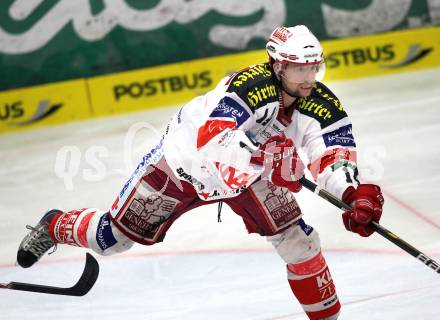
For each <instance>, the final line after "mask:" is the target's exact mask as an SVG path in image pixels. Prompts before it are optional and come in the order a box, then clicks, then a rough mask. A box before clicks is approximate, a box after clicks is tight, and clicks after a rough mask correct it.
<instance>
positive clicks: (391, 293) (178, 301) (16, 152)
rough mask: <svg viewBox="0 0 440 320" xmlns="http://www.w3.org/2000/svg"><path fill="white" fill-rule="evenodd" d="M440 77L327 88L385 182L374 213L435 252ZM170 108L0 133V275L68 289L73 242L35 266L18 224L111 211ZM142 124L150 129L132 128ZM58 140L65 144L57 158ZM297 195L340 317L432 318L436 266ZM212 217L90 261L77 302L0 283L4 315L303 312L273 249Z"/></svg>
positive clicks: (77, 268) (370, 168) (76, 260)
mask: <svg viewBox="0 0 440 320" xmlns="http://www.w3.org/2000/svg"><path fill="white" fill-rule="evenodd" d="M439 83H440V69H435V70H430V71H423V72H412V73H406V74H401V75H394V76H386V77H377V78H370V79H363V80H356V81H345V82H338V83H331V84H329V86H330V88H331V89H332V90H333V91H334V92H335V93H336V94H337V95H338V96H339V98H340V100H341V101H342V103H343V105H344V107H345V108H346V110H347V112H348V113H349V115H350V117H351V119H352V122H353V130H354V135H355V136H356V138H357V142H358V148H359V165H360V167H361V175H362V177H363V179H364V180H365V181H371V182H374V183H377V184H380V185H381V186H382V187H383V191H384V194H385V199H386V203H385V207H384V215H383V219H382V221H381V223H382V224H383V225H384V226H385V227H387V228H389V229H391V230H392V231H394V232H395V233H396V234H398V235H399V236H400V237H402V238H403V239H404V240H406V241H408V242H409V243H411V244H412V245H414V246H415V247H417V248H419V249H420V250H422V251H424V252H426V253H427V254H429V255H431V256H432V257H433V258H435V259H437V260H440V210H438V199H439V195H440V170H439V169H440V164H439V163H440V139H439V137H440V109H439V106H440V85H439ZM174 111H175V109H173V108H171V109H166V110H161V111H151V112H143V113H136V114H130V115H127V116H123V117H114V118H108V119H99V120H93V121H89V122H83V123H77V124H69V125H66V126H62V127H54V128H49V129H38V130H34V131H28V132H22V133H15V134H6V135H2V136H0V253H1V254H0V282H9V281H21V282H26V281H27V282H34V283H42V284H49V285H57V286H58V285H60V286H70V285H72V284H73V283H74V282H75V281H76V280H77V278H78V277H79V275H80V273H81V270H82V267H83V263H84V259H85V255H84V251H83V249H80V248H74V247H67V246H60V247H59V249H58V251H57V252H56V253H55V254H53V255H51V256H45V257H44V258H43V259H42V260H41V261H40V262H39V263H38V264H37V265H35V266H34V267H33V268H31V269H26V270H24V269H20V268H19V267H15V266H14V265H13V264H14V261H15V254H16V249H17V246H18V244H19V242H20V241H21V239H22V237H23V236H24V234H25V233H26V229H25V228H24V226H25V225H26V224H35V223H36V221H38V219H39V218H40V217H41V215H42V213H43V212H45V211H46V210H47V209H49V208H53V207H57V208H61V209H75V208H81V207H97V208H102V209H107V208H108V207H109V206H110V205H111V203H112V202H113V200H114V198H115V196H116V194H117V192H119V189H120V188H121V186H122V184H123V183H124V182H125V179H126V178H127V177H128V176H129V174H130V173H131V171H132V170H133V168H134V166H135V164H136V159H139V158H140V156H141V155H142V154H143V153H144V152H145V151H146V150H148V146H151V145H152V144H153V143H154V141H156V140H157V136H158V133H160V132H161V131H162V130H163V129H164V126H165V124H166V121H167V119H168V118H169V117H170V115H171V114H172V113H173V112H174ZM140 122H145V123H149V125H151V126H152V127H150V129H144V130H141V131H136V127H133V125H134V124H135V125H136V124H138V123H140ZM153 127H154V130H153V129H152V128H153ZM131 133H136V134H135V135H134V138H133V139H131V138H130V134H131ZM132 141H133V143H131V142H132ZM63 148H64V149H63ZM66 150H70V151H71V152H74V153H71V154H70V156H69V157H67V164H66V163H65V162H63V161H61V160H62V155H63V151H66ZM57 155H58V157H57ZM130 155H133V157H131V156H130ZM93 156H95V157H97V158H98V160H99V161H100V163H102V166H101V167H99V168H98V169H97V168H96V167H95V166H94V164H96V162H93V159H94V158H93ZM76 157H78V159H77V158H76ZM129 158H132V159H129ZM57 159H58V160H57ZM75 163H77V164H78V165H79V167H78V168H77V167H76V166H75ZM69 168H70V169H72V170H74V171H75V168H77V169H78V170H77V173H76V175H75V176H74V177H73V178H72V180H71V181H70V180H69V179H67V180H63V179H62V178H60V177H59V175H60V173H63V172H64V173H65V172H66V170H67V169H69ZM100 170H101V171H100ZM103 170H105V171H103ZM56 173H58V175H57V174H56ZM297 198H298V201H299V203H300V205H301V207H302V209H303V211H304V213H305V220H306V221H307V222H308V223H309V224H311V225H313V226H314V227H315V229H317V230H318V231H319V233H320V235H321V240H322V244H323V250H324V254H325V255H326V257H327V261H328V263H329V265H330V268H331V271H332V275H333V278H334V280H335V283H336V286H337V290H338V294H339V297H340V300H341V302H342V304H343V311H342V314H341V317H340V319H356V320H363V319H365V320H366V319H369V320H370V319H408V320H409V319H411V320H413V319H438V318H440V316H439V315H438V311H437V310H438V305H437V304H438V303H439V301H440V282H439V280H440V279H439V275H438V274H436V273H435V272H433V271H432V270H429V269H428V268H427V267H426V266H424V265H423V264H421V263H420V262H419V261H417V260H416V259H414V258H412V257H410V256H409V255H408V254H406V253H404V252H403V251H401V250H400V249H399V248H397V247H396V246H394V245H393V244H391V243H390V242H388V241H386V240H385V239H383V238H382V237H380V236H378V235H373V236H372V237H370V238H368V239H363V238H360V237H357V236H356V235H354V234H351V233H348V232H346V231H345V229H344V228H343V225H342V223H341V219H340V217H338V210H337V209H335V208H334V207H332V206H331V205H329V204H327V203H326V202H325V201H323V200H321V199H319V198H317V197H316V196H315V195H313V194H311V193H309V192H308V191H307V190H304V191H302V192H301V193H300V194H299V195H298V197H297ZM222 220H223V222H222V223H217V208H216V206H213V205H211V206H206V207H202V208H198V209H196V210H194V211H192V212H190V213H187V214H185V215H184V216H183V217H182V218H181V219H179V220H178V221H177V222H176V223H175V224H174V225H173V227H172V228H171V230H170V231H169V232H168V234H167V237H166V239H165V242H164V243H161V244H158V245H155V246H153V247H145V246H140V245H136V246H135V247H134V248H133V249H132V250H130V251H129V252H127V253H125V254H122V255H119V256H112V257H105V258H104V257H98V260H99V262H100V265H101V274H100V277H99V278H98V281H97V283H96V285H95V287H94V288H93V289H92V291H91V292H90V293H89V294H88V295H86V296H84V297H82V298H74V297H62V296H50V295H42V294H32V293H26V292H15V291H11V290H0V319H8V320H9V319H10V320H12V319H45V320H49V319H57V320H58V319H87V320H92V319H107V320H113V319H118V320H119V319H148V320H150V319H151V320H162V319H188V320H190V319H191V320H192V319H211V320H213V319H240V320H242V319H255V320H276V319H279V320H281V319H306V318H305V316H304V314H303V313H302V311H301V308H300V306H299V304H298V303H297V302H296V301H295V300H294V298H293V296H292V294H291V292H290V289H289V287H288V284H287V281H286V280H285V266H284V264H283V263H282V261H281V259H280V258H279V257H278V256H277V255H276V253H274V251H273V250H272V249H271V247H270V245H269V244H268V243H267V242H266V241H265V240H264V239H263V238H260V237H259V236H256V235H248V234H247V233H246V231H245V228H244V226H243V225H242V222H241V220H240V219H239V218H238V217H237V216H236V215H235V214H234V213H232V211H231V210H230V209H229V208H227V207H224V208H223V214H222ZM95 256H96V255H95Z"/></svg>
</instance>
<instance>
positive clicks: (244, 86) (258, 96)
mask: <svg viewBox="0 0 440 320" xmlns="http://www.w3.org/2000/svg"><path fill="white" fill-rule="evenodd" d="M226 91H227V92H234V93H236V94H237V95H238V96H239V97H240V98H241V99H242V100H243V101H244V102H245V103H246V104H247V105H248V106H249V107H251V109H253V110H256V109H258V108H261V107H263V106H265V105H267V104H268V103H270V102H277V101H278V88H277V86H276V84H275V82H274V78H273V72H272V70H271V68H270V66H269V64H268V63H262V64H257V65H255V66H252V67H249V68H246V69H243V70H241V71H239V72H237V73H235V74H234V75H232V76H231V79H230V81H229V82H228V88H227V90H226Z"/></svg>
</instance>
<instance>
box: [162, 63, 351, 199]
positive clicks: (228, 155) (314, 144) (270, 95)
mask: <svg viewBox="0 0 440 320" xmlns="http://www.w3.org/2000/svg"><path fill="white" fill-rule="evenodd" d="M283 132H284V133H285V135H286V136H287V137H288V138H291V139H292V140H293V141H294V143H295V145H296V147H297V148H298V149H302V150H303V151H304V153H305V154H306V155H307V157H308V159H307V160H308V161H307V163H308V168H309V170H310V171H311V173H312V175H313V177H314V178H315V180H316V181H317V183H318V185H319V186H321V187H323V188H325V189H326V190H328V191H330V192H332V193H334V194H335V195H336V196H338V197H341V196H342V193H343V192H344V190H345V189H346V188H347V187H348V186H351V185H352V186H355V187H356V186H357V184H358V181H357V169H356V144H355V141H354V137H353V134H352V125H351V123H350V121H349V119H348V117H347V114H346V113H345V111H344V108H343V107H342V105H341V104H340V102H339V100H338V99H337V97H336V96H335V95H334V94H333V93H332V92H331V91H330V90H329V89H328V88H327V87H326V86H324V85H323V84H322V83H320V82H317V83H316V84H315V85H314V88H313V90H312V93H311V95H310V96H309V97H306V98H300V99H297V100H296V101H295V102H294V104H293V105H292V106H289V107H288V108H285V107H284V106H283V105H282V101H281V100H280V92H279V89H278V83H277V79H276V77H275V75H274V74H273V71H272V69H271V68H270V66H269V64H267V63H264V64H258V65H255V66H252V67H249V68H247V69H244V70H242V71H240V72H237V73H235V74H233V75H232V76H230V77H226V78H224V79H223V80H222V81H221V82H220V83H219V84H218V85H217V87H216V88H215V89H214V90H212V91H210V92H208V93H207V94H205V95H203V96H199V97H197V98H195V99H193V100H192V101H190V102H189V103H188V104H186V105H185V106H183V107H182V108H181V109H180V110H179V111H178V112H177V113H176V114H175V115H174V117H173V118H172V120H171V122H170V123H169V125H168V127H167V132H166V134H165V136H164V139H163V154H164V157H165V159H166V161H167V163H168V165H169V166H170V168H171V169H172V170H173V173H174V174H175V176H176V177H177V178H178V179H181V180H186V181H188V182H190V183H192V184H193V186H194V188H195V190H196V191H197V193H198V195H199V197H200V198H201V199H202V200H214V199H221V198H226V197H234V196H237V195H238V194H239V193H240V192H242V191H243V190H245V188H246V187H247V186H249V185H250V184H251V183H252V182H254V181H255V180H256V179H258V178H260V176H261V174H262V172H263V168H262V167H259V166H255V165H252V164H251V163H250V158H251V152H249V151H248V150H247V149H246V148H243V144H242V143H240V141H249V140H248V139H251V140H252V141H255V142H258V143H260V144H262V143H264V142H266V141H267V140H268V139H269V138H270V137H271V136H274V135H279V134H281V133H283ZM247 145H248V146H249V143H247ZM255 149H257V148H255ZM303 160H305V159H303Z"/></svg>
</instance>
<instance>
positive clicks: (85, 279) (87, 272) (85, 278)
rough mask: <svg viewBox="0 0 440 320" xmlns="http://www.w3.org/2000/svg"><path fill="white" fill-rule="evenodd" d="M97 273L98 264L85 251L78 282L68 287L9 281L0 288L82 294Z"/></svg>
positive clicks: (90, 286)
mask: <svg viewBox="0 0 440 320" xmlns="http://www.w3.org/2000/svg"><path fill="white" fill-rule="evenodd" d="M98 274H99V264H98V262H97V261H96V259H95V258H94V257H93V256H92V255H91V254H89V253H86V265H85V266H84V270H83V273H82V275H81V278H79V280H78V282H77V283H76V284H75V285H74V286H73V287H70V288H61V287H51V286H45V285H40V284H32V283H22V282H9V283H0V289H12V290H21V291H30V292H39V293H49V294H60V295H64V296H77V297H80V296H83V295H85V294H86V293H87V292H89V291H90V289H92V287H93V285H94V284H95V282H96V279H97V278H98Z"/></svg>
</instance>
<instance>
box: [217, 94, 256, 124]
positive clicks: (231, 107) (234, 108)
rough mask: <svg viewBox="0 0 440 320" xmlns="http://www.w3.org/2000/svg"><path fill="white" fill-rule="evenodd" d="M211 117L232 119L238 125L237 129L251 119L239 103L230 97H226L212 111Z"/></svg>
mask: <svg viewBox="0 0 440 320" xmlns="http://www.w3.org/2000/svg"><path fill="white" fill-rule="evenodd" d="M210 117H211V118H232V119H234V120H235V122H236V123H237V127H239V126H241V125H242V124H243V123H244V122H245V121H246V120H247V119H249V117H250V115H249V113H248V112H247V111H246V110H245V109H244V108H243V106H241V105H240V104H239V103H238V102H237V101H235V100H234V99H232V98H230V97H224V98H223V99H221V100H220V102H219V103H218V105H217V107H216V108H215V109H214V110H213V111H212V113H211V114H210Z"/></svg>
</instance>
